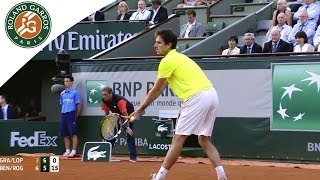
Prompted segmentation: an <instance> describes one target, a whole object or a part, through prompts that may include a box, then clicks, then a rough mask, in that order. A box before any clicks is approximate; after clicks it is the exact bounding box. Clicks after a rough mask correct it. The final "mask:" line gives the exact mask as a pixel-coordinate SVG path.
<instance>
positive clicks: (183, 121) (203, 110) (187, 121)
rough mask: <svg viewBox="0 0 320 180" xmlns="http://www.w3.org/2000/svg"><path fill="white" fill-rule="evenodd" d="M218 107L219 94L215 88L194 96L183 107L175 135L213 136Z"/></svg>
mask: <svg viewBox="0 0 320 180" xmlns="http://www.w3.org/2000/svg"><path fill="white" fill-rule="evenodd" d="M218 105H219V99H218V94H217V92H216V90H215V89H214V88H210V89H207V90H204V91H201V92H199V93H197V94H195V95H193V96H192V97H191V98H189V99H188V100H187V101H185V102H183V103H182V105H181V112H180V117H179V119H178V120H177V124H176V129H175V134H178V135H191V134H194V135H203V136H211V134H212V130H213V125H214V121H215V119H216V109H217V107H218Z"/></svg>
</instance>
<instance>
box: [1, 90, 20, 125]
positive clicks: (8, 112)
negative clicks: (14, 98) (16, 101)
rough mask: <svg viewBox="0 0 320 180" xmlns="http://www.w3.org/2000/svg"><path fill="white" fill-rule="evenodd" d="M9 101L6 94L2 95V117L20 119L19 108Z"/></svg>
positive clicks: (4, 118)
mask: <svg viewBox="0 0 320 180" xmlns="http://www.w3.org/2000/svg"><path fill="white" fill-rule="evenodd" d="M7 102H8V97H7V96H6V95H3V94H2V95H0V105H1V111H0V119H3V120H8V119H19V113H18V109H17V108H16V107H14V106H12V105H10V104H8V103H7Z"/></svg>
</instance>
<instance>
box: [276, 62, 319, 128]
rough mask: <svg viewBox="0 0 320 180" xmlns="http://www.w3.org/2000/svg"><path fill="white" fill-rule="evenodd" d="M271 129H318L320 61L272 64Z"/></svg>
mask: <svg viewBox="0 0 320 180" xmlns="http://www.w3.org/2000/svg"><path fill="white" fill-rule="evenodd" d="M272 70H273V77H272V78H273V79H272V93H273V101H272V102H273V116H272V121H271V129H272V130H284V131H320V63H309V64H274V65H273V69H272Z"/></svg>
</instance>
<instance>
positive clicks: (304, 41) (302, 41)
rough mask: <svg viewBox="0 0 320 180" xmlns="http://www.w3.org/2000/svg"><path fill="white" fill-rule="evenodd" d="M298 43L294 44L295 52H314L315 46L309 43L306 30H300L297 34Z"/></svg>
mask: <svg viewBox="0 0 320 180" xmlns="http://www.w3.org/2000/svg"><path fill="white" fill-rule="evenodd" d="M295 38H296V43H297V45H296V46H294V49H293V52H314V47H313V46H312V45H311V44H308V37H307V34H306V33H305V32H304V31H299V32H297V34H296V35H295Z"/></svg>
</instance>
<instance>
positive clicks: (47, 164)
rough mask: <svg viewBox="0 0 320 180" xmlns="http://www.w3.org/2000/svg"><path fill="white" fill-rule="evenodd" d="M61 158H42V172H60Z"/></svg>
mask: <svg viewBox="0 0 320 180" xmlns="http://www.w3.org/2000/svg"><path fill="white" fill-rule="evenodd" d="M59 170H60V166H59V156H48V157H41V158H40V172H59Z"/></svg>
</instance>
